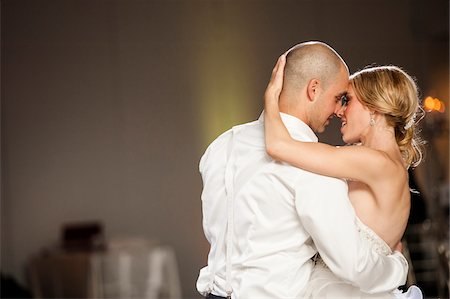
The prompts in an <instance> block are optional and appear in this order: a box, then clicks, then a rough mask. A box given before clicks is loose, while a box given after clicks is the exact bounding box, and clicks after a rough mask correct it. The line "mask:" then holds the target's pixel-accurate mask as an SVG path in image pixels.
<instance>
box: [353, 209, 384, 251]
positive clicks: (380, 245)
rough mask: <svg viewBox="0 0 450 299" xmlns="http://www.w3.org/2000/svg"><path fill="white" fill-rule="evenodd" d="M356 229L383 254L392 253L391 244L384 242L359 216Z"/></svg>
mask: <svg viewBox="0 0 450 299" xmlns="http://www.w3.org/2000/svg"><path fill="white" fill-rule="evenodd" d="M356 229H357V230H358V232H359V233H360V234H361V236H362V237H363V238H364V239H366V240H367V241H368V242H369V243H370V244H372V246H373V248H374V249H375V251H376V252H378V253H379V254H383V255H388V254H391V253H392V250H391V248H390V247H389V245H387V244H386V242H384V240H383V239H381V238H380V237H379V236H378V235H377V234H376V233H375V232H374V231H373V230H371V229H370V228H369V227H368V226H367V225H365V224H364V223H362V222H361V220H359V218H356Z"/></svg>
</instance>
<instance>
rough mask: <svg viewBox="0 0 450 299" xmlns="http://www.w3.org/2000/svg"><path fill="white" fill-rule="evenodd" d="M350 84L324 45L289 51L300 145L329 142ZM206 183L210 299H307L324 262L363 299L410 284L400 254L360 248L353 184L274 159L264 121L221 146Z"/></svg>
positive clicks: (284, 110) (284, 104) (203, 276)
mask: <svg viewBox="0 0 450 299" xmlns="http://www.w3.org/2000/svg"><path fill="white" fill-rule="evenodd" d="M348 77H349V73H348V68H347V66H346V64H345V62H344V61H343V60H342V58H341V57H340V56H339V55H338V54H337V53H336V51H334V50H333V49H332V48H331V47H330V46H328V45H326V44H324V43H321V42H307V43H302V44H299V45H296V46H294V47H293V48H291V49H290V50H289V51H288V54H287V58H286V68H285V77H284V83H283V89H282V92H281V94H280V111H281V117H282V120H283V122H284V124H285V125H286V127H287V128H288V130H289V133H290V134H291V136H292V137H293V138H295V139H298V140H302V141H309V142H317V141H318V139H317V136H316V135H315V133H314V132H322V131H323V130H324V129H325V127H326V126H327V125H328V123H329V120H330V118H332V117H333V115H334V114H335V112H336V111H337V110H338V109H339V108H340V100H341V98H342V96H343V95H345V93H346V90H347V86H348ZM200 173H201V175H202V180H203V192H202V208H203V229H204V232H205V236H206V238H207V240H208V241H209V243H210V244H211V248H210V251H209V254H208V264H207V265H206V266H205V267H204V268H202V269H201V270H200V274H199V277H198V280H197V289H198V291H199V292H200V293H201V294H202V295H203V296H205V297H206V298H226V297H231V298H236V299H250V298H258V299H260V298H270V299H274V298H301V296H302V292H303V290H304V289H305V286H306V284H307V282H308V280H309V278H310V275H311V271H312V268H313V266H314V261H313V257H314V256H315V255H316V254H317V253H318V252H319V253H320V255H321V256H322V257H323V259H324V260H326V261H327V264H328V266H329V267H330V269H333V272H334V273H335V274H336V275H338V276H339V277H341V278H342V279H344V281H348V283H349V284H352V285H355V286H357V287H358V288H360V289H361V290H362V291H363V292H368V293H373V292H383V291H390V290H393V289H395V288H396V287H397V286H398V285H401V284H403V283H404V282H405V280H406V275H407V262H406V260H405V258H404V257H403V256H402V255H401V254H394V255H390V256H383V255H379V254H378V253H376V252H374V251H372V250H371V248H369V247H368V244H367V243H368V242H363V241H362V240H360V239H359V238H360V234H358V232H357V230H356V226H355V224H354V222H355V213H354V210H353V208H352V206H351V204H350V202H349V200H348V196H347V191H348V190H347V185H346V183H345V182H344V181H342V180H339V179H335V178H330V177H325V176H320V175H317V174H313V173H310V172H307V171H304V170H301V169H298V168H295V167H293V166H290V165H287V164H282V163H277V162H275V161H273V160H272V159H271V158H270V157H268V156H267V154H266V150H265V142H264V119H263V114H261V116H260V118H259V119H258V120H257V121H254V122H251V123H247V124H243V125H238V126H235V127H233V128H232V129H230V130H228V131H227V132H225V133H223V134H222V135H221V136H219V137H218V138H217V139H216V140H214V141H213V142H212V143H211V144H210V146H209V147H208V149H207V150H206V152H205V153H204V155H203V157H202V158H201V161H200ZM340 240H346V241H345V243H343V242H341V241H340Z"/></svg>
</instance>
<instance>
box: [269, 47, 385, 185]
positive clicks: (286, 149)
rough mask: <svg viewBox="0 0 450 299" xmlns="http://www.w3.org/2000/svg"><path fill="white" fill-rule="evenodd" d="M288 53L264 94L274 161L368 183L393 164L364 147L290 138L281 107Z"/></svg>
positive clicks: (279, 63)
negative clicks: (333, 144) (279, 100)
mask: <svg viewBox="0 0 450 299" xmlns="http://www.w3.org/2000/svg"><path fill="white" fill-rule="evenodd" d="M285 63H286V58H285V56H284V55H283V56H281V57H280V58H279V59H278V62H277V64H276V66H275V67H274V69H273V71H272V77H271V79H270V82H269V84H268V86H267V89H266V92H265V94H264V101H265V110H264V122H265V138H266V150H267V153H268V154H269V155H270V156H271V157H272V158H274V159H275V160H279V161H283V162H287V163H289V164H292V165H294V166H296V167H299V168H302V169H305V170H308V171H311V172H315V173H319V174H322V175H327V176H332V177H337V178H348V179H354V180H358V181H361V182H364V183H367V184H370V183H371V182H373V181H376V180H378V179H379V178H380V176H383V173H384V172H383V170H384V171H387V170H388V169H389V168H390V165H391V164H392V163H389V158H388V157H387V155H385V154H384V153H382V152H380V151H377V150H374V149H370V148H368V147H364V146H344V147H335V146H330V145H327V144H324V143H316V142H301V141H297V140H294V139H292V138H291V136H290V134H289V132H288V130H287V129H286V127H285V126H284V124H283V122H282V120H281V117H280V111H279V106H278V99H279V96H280V93H281V89H282V86H283V73H284V66H285Z"/></svg>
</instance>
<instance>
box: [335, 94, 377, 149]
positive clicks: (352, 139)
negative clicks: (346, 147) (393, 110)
mask: <svg viewBox="0 0 450 299" xmlns="http://www.w3.org/2000/svg"><path fill="white" fill-rule="evenodd" d="M347 99H348V102H347V105H345V107H343V108H342V109H341V111H340V112H339V114H338V116H339V117H340V118H341V122H342V126H341V134H342V140H344V142H345V143H347V144H352V143H358V142H360V141H361V136H363V134H365V133H366V132H367V131H368V129H369V126H370V125H369V121H370V111H369V109H368V108H367V107H365V106H363V105H362V104H361V102H360V101H359V99H358V97H357V96H356V94H355V92H354V90H353V88H352V86H351V85H349V88H348V93H347Z"/></svg>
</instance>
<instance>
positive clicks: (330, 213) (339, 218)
mask: <svg viewBox="0 0 450 299" xmlns="http://www.w3.org/2000/svg"><path fill="white" fill-rule="evenodd" d="M295 196H296V208H297V212H298V214H299V216H300V219H301V222H302V224H303V225H304V227H305V229H306V230H307V231H308V233H309V234H310V235H311V238H312V239H313V241H314V244H315V246H316V248H317V250H318V252H319V253H320V256H321V257H322V259H323V260H324V262H325V263H326V264H327V266H328V267H329V268H330V270H331V271H332V272H333V273H334V274H335V275H337V276H339V277H341V278H342V279H344V280H346V281H348V282H349V283H350V284H353V285H355V286H357V287H359V288H360V290H361V291H363V292H366V293H378V292H390V291H392V290H394V289H396V288H397V287H398V286H400V285H403V284H404V283H405V281H406V276H407V272H408V263H407V261H406V259H405V257H404V256H403V255H402V254H401V253H399V252H394V253H393V254H391V255H387V256H386V255H382V254H378V253H377V252H376V251H375V250H373V249H372V248H371V244H370V243H369V242H367V241H366V240H363V239H362V238H361V235H360V233H359V232H358V231H357V226H356V215H355V212H354V209H353V207H352V205H351V203H350V201H349V199H348V186H347V184H346V182H345V181H343V180H339V179H335V178H330V177H325V176H320V175H315V174H310V175H306V176H305V177H303V178H302V180H301V181H299V183H298V184H297V185H296V195H295Z"/></svg>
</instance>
